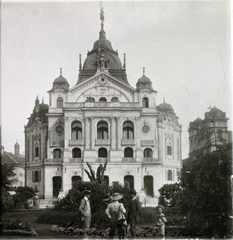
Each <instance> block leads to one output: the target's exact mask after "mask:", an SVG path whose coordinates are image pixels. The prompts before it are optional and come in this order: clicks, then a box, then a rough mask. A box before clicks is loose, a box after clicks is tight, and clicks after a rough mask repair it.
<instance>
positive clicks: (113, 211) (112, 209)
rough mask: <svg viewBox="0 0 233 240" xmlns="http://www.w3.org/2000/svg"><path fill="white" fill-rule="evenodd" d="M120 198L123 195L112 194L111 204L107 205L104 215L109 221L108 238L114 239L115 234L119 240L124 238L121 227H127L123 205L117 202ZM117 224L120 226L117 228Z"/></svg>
mask: <svg viewBox="0 0 233 240" xmlns="http://www.w3.org/2000/svg"><path fill="white" fill-rule="evenodd" d="M122 198H123V195H121V194H119V193H114V194H113V195H112V197H111V200H112V202H111V203H109V204H108V206H107V208H106V210H105V213H106V215H107V216H108V218H109V219H110V228H111V230H110V234H109V235H110V238H114V236H115V235H116V234H118V236H119V239H122V238H124V229H123V225H124V224H126V225H127V223H126V220H125V217H124V214H125V213H126V210H125V208H124V205H123V203H119V202H118V201H119V200H120V199H122ZM118 224H120V226H118Z"/></svg>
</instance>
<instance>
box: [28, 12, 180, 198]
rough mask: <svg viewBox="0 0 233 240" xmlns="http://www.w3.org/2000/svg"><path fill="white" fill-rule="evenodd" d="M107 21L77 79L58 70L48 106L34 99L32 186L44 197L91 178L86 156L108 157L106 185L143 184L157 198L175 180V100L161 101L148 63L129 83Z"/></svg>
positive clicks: (177, 162) (177, 137) (91, 158)
mask: <svg viewBox="0 0 233 240" xmlns="http://www.w3.org/2000/svg"><path fill="white" fill-rule="evenodd" d="M101 20H102V22H101V30H100V33H99V39H98V40H97V41H96V42H95V43H94V45H93V49H92V50H91V51H90V52H88V54H87V57H86V59H85V61H84V64H83V66H82V63H81V56H80V66H79V77H78V81H77V83H76V85H75V86H74V87H71V88H70V86H69V83H68V81H67V80H66V79H65V78H64V77H63V76H62V70H60V76H59V77H58V78H56V79H55V80H54V82H53V87H52V89H51V90H50V91H48V93H49V106H47V105H45V104H43V103H42V104H39V102H38V100H36V106H35V109H34V112H33V114H32V116H31V117H30V118H29V123H28V124H27V126H25V139H26V144H25V145H26V156H27V157H26V165H27V168H26V169H27V179H26V182H27V186H32V187H37V188H38V190H39V195H40V197H42V198H45V199H51V198H53V197H58V195H59V193H60V194H61V193H62V192H63V193H66V192H67V191H68V190H69V189H71V188H72V187H73V185H74V182H76V181H77V180H79V179H82V180H83V181H88V180H89V179H88V177H87V175H86V173H85V171H84V169H85V168H86V169H87V165H86V162H89V163H90V164H91V165H92V167H93V169H94V170H96V169H97V167H98V166H99V164H100V163H103V162H104V161H105V160H106V159H107V160H108V164H107V170H106V172H105V175H106V176H105V180H106V182H107V183H108V184H110V185H111V184H112V183H113V182H119V183H120V184H125V185H126V186H128V187H129V188H134V189H135V190H136V191H138V192H140V191H141V190H145V192H146V194H147V196H150V197H151V198H153V199H154V200H153V201H154V202H156V201H157V199H158V197H159V192H158V189H159V188H160V187H161V186H162V185H163V184H166V183H174V182H176V181H177V172H178V171H179V170H180V167H181V125H180V124H179V122H178V117H177V116H176V114H175V113H174V109H173V107H172V106H171V105H170V104H168V103H165V101H164V103H161V104H159V105H157V104H156V94H157V92H156V91H155V90H154V89H153V87H152V82H151V80H150V79H149V78H148V77H146V76H145V70H143V76H142V77H141V78H139V80H138V82H137V85H136V88H133V87H132V86H130V84H129V82H128V79H127V74H126V63H125V55H124V62H123V65H122V63H121V60H120V59H119V57H118V53H117V51H114V50H113V48H112V46H111V42H110V41H108V40H107V39H106V34H105V31H104V24H103V15H102V18H101ZM46 106H47V108H46ZM45 109H46V110H45ZM46 111H48V113H47V114H46Z"/></svg>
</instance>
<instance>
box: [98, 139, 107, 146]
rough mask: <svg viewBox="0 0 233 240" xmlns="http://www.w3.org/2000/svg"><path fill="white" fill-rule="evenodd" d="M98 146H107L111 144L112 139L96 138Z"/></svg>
mask: <svg viewBox="0 0 233 240" xmlns="http://www.w3.org/2000/svg"><path fill="white" fill-rule="evenodd" d="M95 145H96V146H107V145H110V139H96V140H95Z"/></svg>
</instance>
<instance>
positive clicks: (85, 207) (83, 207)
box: [79, 190, 91, 229]
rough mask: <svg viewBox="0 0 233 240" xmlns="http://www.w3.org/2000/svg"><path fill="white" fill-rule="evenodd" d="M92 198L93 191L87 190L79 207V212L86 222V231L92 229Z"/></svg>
mask: <svg viewBox="0 0 233 240" xmlns="http://www.w3.org/2000/svg"><path fill="white" fill-rule="evenodd" d="M90 196H91V191H90V190H85V191H84V197H83V199H82V200H81V203H80V206H79V211H80V212H81V214H82V220H83V222H84V228H85V229H90V226H91V205H90V201H89V198H90Z"/></svg>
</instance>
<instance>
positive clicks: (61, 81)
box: [52, 68, 70, 91]
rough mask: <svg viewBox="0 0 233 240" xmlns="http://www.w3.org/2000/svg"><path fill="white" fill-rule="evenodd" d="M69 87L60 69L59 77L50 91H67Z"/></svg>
mask: <svg viewBox="0 0 233 240" xmlns="http://www.w3.org/2000/svg"><path fill="white" fill-rule="evenodd" d="M69 86H70V85H69V83H68V81H67V80H66V78H64V77H63V76H62V68H60V76H59V77H58V78H56V79H55V80H54V82H53V88H52V90H56V89H63V90H65V91H69Z"/></svg>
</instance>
